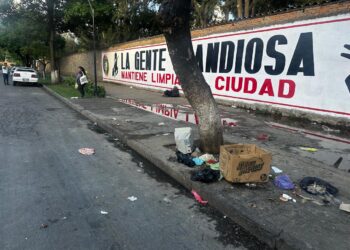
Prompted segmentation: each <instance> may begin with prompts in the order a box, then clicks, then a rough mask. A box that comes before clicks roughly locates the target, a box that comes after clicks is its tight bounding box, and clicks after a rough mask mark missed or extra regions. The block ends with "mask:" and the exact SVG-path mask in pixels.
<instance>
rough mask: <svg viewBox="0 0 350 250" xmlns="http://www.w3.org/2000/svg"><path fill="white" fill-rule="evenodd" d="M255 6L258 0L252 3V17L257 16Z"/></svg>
mask: <svg viewBox="0 0 350 250" xmlns="http://www.w3.org/2000/svg"><path fill="white" fill-rule="evenodd" d="M255 6H256V0H253V1H252V16H255Z"/></svg>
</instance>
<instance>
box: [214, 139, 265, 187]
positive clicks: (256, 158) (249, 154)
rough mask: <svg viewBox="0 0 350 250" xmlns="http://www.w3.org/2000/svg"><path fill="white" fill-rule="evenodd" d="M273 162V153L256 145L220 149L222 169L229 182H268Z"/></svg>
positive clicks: (239, 145) (231, 146) (226, 146)
mask: <svg viewBox="0 0 350 250" xmlns="http://www.w3.org/2000/svg"><path fill="white" fill-rule="evenodd" d="M271 161H272V155H271V153H269V152H267V151H265V150H263V149H261V148H259V147H257V146H256V145H254V144H232V145H224V146H221V147H220V169H221V172H222V174H223V176H224V178H225V179H226V180H227V181H229V182H233V183H246V182H267V181H268V175H269V173H270V165H271Z"/></svg>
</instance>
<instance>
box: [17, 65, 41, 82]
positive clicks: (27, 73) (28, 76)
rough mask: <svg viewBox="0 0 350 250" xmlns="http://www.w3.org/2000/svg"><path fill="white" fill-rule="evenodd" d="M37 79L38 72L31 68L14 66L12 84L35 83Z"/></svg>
mask: <svg viewBox="0 0 350 250" xmlns="http://www.w3.org/2000/svg"><path fill="white" fill-rule="evenodd" d="M38 80H39V77H38V73H37V72H36V71H35V70H34V69H32V68H16V70H15V71H14V72H13V76H12V82H13V86H16V85H18V84H32V85H34V84H37V83H38Z"/></svg>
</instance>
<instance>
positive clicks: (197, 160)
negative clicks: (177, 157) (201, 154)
mask: <svg viewBox="0 0 350 250" xmlns="http://www.w3.org/2000/svg"><path fill="white" fill-rule="evenodd" d="M192 161H194V163H195V164H196V165H197V166H201V165H203V163H204V161H203V160H202V159H200V158H198V157H196V158H193V159H192Z"/></svg>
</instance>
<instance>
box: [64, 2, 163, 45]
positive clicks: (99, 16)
mask: <svg viewBox="0 0 350 250" xmlns="http://www.w3.org/2000/svg"><path fill="white" fill-rule="evenodd" d="M157 2H158V1H156V0H143V1H135V0H127V1H118V0H99V1H92V5H93V8H94V12H95V27H96V35H97V45H98V47H100V48H103V47H108V46H111V45H113V44H115V43H120V42H125V41H129V40H133V39H138V38H142V37H147V36H152V35H158V34H161V33H162V30H161V28H160V25H159V22H158V17H157V5H156V4H157ZM67 3H68V4H67V8H66V9H65V12H64V22H65V25H66V27H69V30H70V31H72V32H73V33H74V34H75V35H76V36H78V37H79V39H80V43H81V46H83V47H85V48H86V49H91V48H92V35H93V32H92V31H93V28H92V17H91V10H90V6H89V4H88V1H86V0H70V1H68V2H67Z"/></svg>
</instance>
